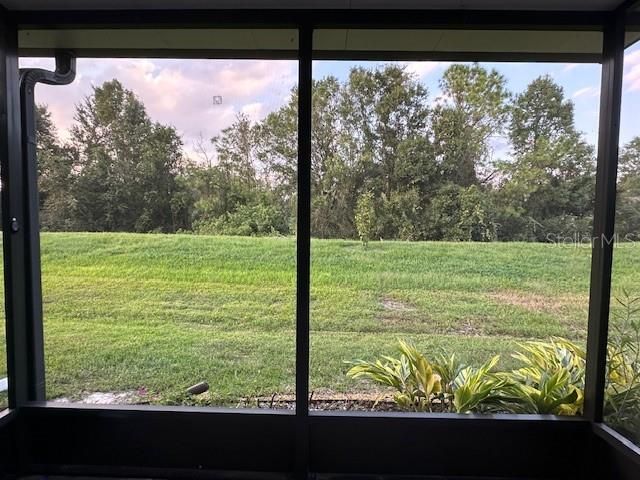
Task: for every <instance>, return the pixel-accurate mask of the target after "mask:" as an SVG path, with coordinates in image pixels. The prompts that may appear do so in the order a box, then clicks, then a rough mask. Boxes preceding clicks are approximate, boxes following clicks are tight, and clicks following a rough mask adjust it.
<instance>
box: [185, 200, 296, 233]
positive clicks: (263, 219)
mask: <svg viewBox="0 0 640 480" xmlns="http://www.w3.org/2000/svg"><path fill="white" fill-rule="evenodd" d="M196 231H197V232H198V233H200V234H207V235H238V236H253V237H258V236H271V235H287V234H288V233H289V224H288V219H287V218H286V217H285V215H283V214H282V212H280V211H279V210H278V209H277V208H275V207H273V206H270V205H264V204H258V205H241V206H239V207H238V208H237V209H236V210H235V211H233V212H230V213H225V214H223V215H220V216H219V217H216V218H214V219H212V220H208V221H203V222H198V223H197V224H196Z"/></svg>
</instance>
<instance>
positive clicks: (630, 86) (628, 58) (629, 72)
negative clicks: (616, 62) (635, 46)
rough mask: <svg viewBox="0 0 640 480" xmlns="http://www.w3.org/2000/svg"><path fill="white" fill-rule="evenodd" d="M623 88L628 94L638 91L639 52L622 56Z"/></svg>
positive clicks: (639, 83)
mask: <svg viewBox="0 0 640 480" xmlns="http://www.w3.org/2000/svg"><path fill="white" fill-rule="evenodd" d="M624 87H625V90H626V91H628V92H634V91H639V90H640V50H636V51H634V52H631V53H628V54H626V55H625V56H624Z"/></svg>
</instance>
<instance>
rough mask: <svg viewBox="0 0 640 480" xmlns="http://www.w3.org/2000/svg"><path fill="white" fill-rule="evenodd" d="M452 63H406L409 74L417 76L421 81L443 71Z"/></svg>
mask: <svg viewBox="0 0 640 480" xmlns="http://www.w3.org/2000/svg"><path fill="white" fill-rule="evenodd" d="M450 63H451V62H406V63H405V66H406V68H407V70H408V71H409V72H412V73H414V74H416V75H417V77H418V78H419V79H422V78H424V77H426V76H428V75H429V74H430V73H432V72H435V71H436V70H443V69H444V68H446V67H447V66H448V65H449V64H450Z"/></svg>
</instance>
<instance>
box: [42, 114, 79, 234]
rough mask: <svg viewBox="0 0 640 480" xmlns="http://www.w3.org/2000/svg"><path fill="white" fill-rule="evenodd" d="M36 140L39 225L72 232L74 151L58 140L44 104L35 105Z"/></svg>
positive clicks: (73, 222) (75, 224)
mask: <svg viewBox="0 0 640 480" xmlns="http://www.w3.org/2000/svg"><path fill="white" fill-rule="evenodd" d="M36 140H37V151H36V155H37V162H38V191H39V194H40V226H41V228H42V229H43V230H58V231H64V230H75V229H77V228H78V227H79V224H78V223H77V219H76V205H77V204H76V199H75V197H74V196H73V189H74V185H75V181H76V175H75V157H74V152H73V150H72V149H71V148H70V147H69V146H68V145H64V144H63V143H62V142H61V141H60V139H59V138H58V132H57V131H56V128H55V125H54V124H53V120H52V118H51V113H50V112H49V110H48V108H47V106H46V105H37V106H36Z"/></svg>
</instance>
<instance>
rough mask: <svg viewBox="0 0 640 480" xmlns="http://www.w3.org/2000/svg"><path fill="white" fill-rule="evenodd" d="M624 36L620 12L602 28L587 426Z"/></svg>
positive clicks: (598, 349)
mask: <svg viewBox="0 0 640 480" xmlns="http://www.w3.org/2000/svg"><path fill="white" fill-rule="evenodd" d="M624 34H625V23H624V14H623V13H618V12H616V13H615V14H614V15H613V17H612V20H611V21H610V22H609V23H608V24H607V25H606V27H605V29H604V42H603V61H602V83H601V91H600V123H599V130H598V165H597V172H596V197H595V211H594V217H593V247H592V251H591V288H590V294H589V326H588V337H587V372H586V380H585V402H584V404H585V406H584V411H585V416H586V417H587V418H588V419H589V420H591V421H593V422H601V421H602V415H603V406H604V387H605V375H606V363H607V340H608V338H607V337H608V331H609V300H610V295H611V264H612V259H613V242H614V222H615V211H616V175H617V169H618V141H619V134H620V104H621V98H622V73H623V62H624Z"/></svg>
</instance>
